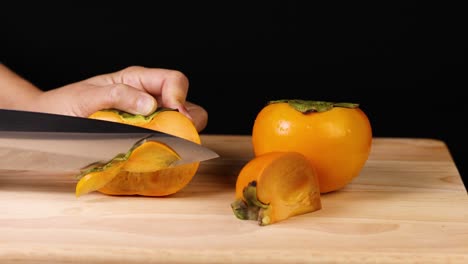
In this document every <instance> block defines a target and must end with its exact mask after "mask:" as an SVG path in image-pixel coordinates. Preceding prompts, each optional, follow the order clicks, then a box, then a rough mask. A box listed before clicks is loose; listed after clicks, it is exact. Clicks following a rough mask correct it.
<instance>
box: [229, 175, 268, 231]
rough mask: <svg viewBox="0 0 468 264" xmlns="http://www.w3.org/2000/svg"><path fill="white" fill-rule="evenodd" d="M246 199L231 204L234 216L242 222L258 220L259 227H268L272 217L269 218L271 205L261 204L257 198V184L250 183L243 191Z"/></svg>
mask: <svg viewBox="0 0 468 264" xmlns="http://www.w3.org/2000/svg"><path fill="white" fill-rule="evenodd" d="M243 196H244V199H237V200H235V201H234V202H233V203H231V208H232V211H233V212H234V215H235V216H236V217H237V218H239V219H241V220H256V221H258V223H259V225H268V224H269V223H270V217H268V216H267V213H266V212H267V211H269V210H268V209H269V208H270V206H269V205H267V204H264V203H262V202H260V201H259V200H258V198H257V182H256V181H252V182H250V183H249V184H248V185H247V186H246V187H245V188H244V190H243Z"/></svg>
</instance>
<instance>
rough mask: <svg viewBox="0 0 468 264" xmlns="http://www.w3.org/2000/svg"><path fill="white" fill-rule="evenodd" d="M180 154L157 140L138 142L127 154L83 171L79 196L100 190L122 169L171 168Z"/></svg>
mask: <svg viewBox="0 0 468 264" xmlns="http://www.w3.org/2000/svg"><path fill="white" fill-rule="evenodd" d="M180 159H181V158H180V156H179V155H178V154H177V152H175V151H174V150H173V149H172V148H170V147H169V146H167V145H166V144H164V143H161V142H157V141H141V142H137V143H136V144H135V146H134V147H132V148H131V149H130V150H129V151H128V152H127V153H126V154H119V155H117V156H116V157H115V158H113V159H112V160H111V161H109V162H107V163H105V164H97V165H95V166H92V167H91V168H88V169H86V170H85V171H83V172H82V173H81V174H80V175H79V176H78V178H79V179H80V180H79V181H78V183H77V185H76V189H75V195H76V196H77V197H79V196H81V195H83V194H86V193H89V192H92V191H96V190H99V189H101V188H103V187H104V186H106V185H107V184H108V183H110V182H111V181H112V180H113V179H114V178H115V177H117V176H118V175H120V173H121V172H122V171H125V172H130V173H147V172H156V171H158V170H161V169H166V168H169V167H170V166H171V165H172V164H174V162H176V161H178V160H180Z"/></svg>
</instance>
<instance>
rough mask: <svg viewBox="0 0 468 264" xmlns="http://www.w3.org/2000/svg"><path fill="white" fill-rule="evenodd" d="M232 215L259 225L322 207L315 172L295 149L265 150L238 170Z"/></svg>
mask: <svg viewBox="0 0 468 264" xmlns="http://www.w3.org/2000/svg"><path fill="white" fill-rule="evenodd" d="M231 208H232V210H233V213H234V214H235V216H236V217H237V218H239V219H242V220H256V221H258V224H259V225H261V226H264V225H270V224H273V223H276V222H280V221H283V220H285V219H288V218H290V217H293V216H296V215H301V214H306V213H310V212H314V211H317V210H319V209H321V208H322V203H321V199H320V189H319V183H318V178H317V174H316V171H315V169H314V167H312V165H311V163H310V162H309V161H308V159H307V158H306V157H305V156H304V155H302V154H300V153H298V152H268V153H265V154H262V155H258V156H256V157H254V158H253V159H252V160H250V161H249V162H248V163H247V164H246V165H245V166H244V167H243V168H242V169H241V171H240V172H239V175H238V177H237V181H236V194H235V201H234V202H232V203H231Z"/></svg>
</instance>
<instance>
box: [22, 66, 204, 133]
mask: <svg viewBox="0 0 468 264" xmlns="http://www.w3.org/2000/svg"><path fill="white" fill-rule="evenodd" d="M188 86H189V82H188V79H187V77H186V76H185V75H184V74H183V73H181V72H179V71H176V70H168V69H159V68H145V67H140V66H132V67H128V68H125V69H123V70H121V71H117V72H113V73H109V74H103V75H98V76H95V77H92V78H89V79H86V80H83V81H80V82H76V83H72V84H69V85H66V86H63V87H60V88H57V89H53V90H49V91H47V92H43V93H41V94H40V96H38V98H37V100H34V101H33V102H32V104H33V105H31V106H30V107H31V108H33V109H34V110H35V111H41V112H49V113H58V114H64V115H71V116H80V117H87V116H89V115H91V114H92V113H94V112H96V111H98V110H102V109H109V108H115V109H119V110H122V111H126V112H129V113H132V114H141V115H148V114H150V113H152V112H153V111H154V110H155V109H156V108H157V107H168V108H174V109H177V110H179V112H181V113H183V114H185V115H186V116H187V117H189V118H190V119H191V120H192V121H193V123H194V124H195V127H196V128H197V130H198V131H199V132H200V131H202V130H203V129H204V128H205V127H206V125H207V121H208V113H207V112H206V110H205V109H204V108H203V107H201V106H199V105H197V104H194V103H191V102H188V101H186V97H187V92H188Z"/></svg>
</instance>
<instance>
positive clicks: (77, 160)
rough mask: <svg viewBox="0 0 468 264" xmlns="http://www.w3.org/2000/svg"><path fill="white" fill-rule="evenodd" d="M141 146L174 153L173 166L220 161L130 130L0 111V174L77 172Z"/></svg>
mask: <svg viewBox="0 0 468 264" xmlns="http://www.w3.org/2000/svg"><path fill="white" fill-rule="evenodd" d="M141 140H146V141H149V140H154V141H158V142H161V143H165V144H167V145H168V146H169V147H171V148H172V149H174V151H176V152H177V153H178V154H179V155H180V157H181V159H180V160H179V161H177V162H176V163H175V164H173V165H172V166H178V165H183V164H187V163H192V162H201V161H205V160H209V159H214V158H217V157H219V155H218V154H217V153H216V152H214V151H212V150H210V149H209V148H206V147H204V146H202V145H200V144H197V143H195V142H192V141H189V140H186V139H183V138H180V137H176V136H174V135H170V134H167V133H163V132H159V131H155V130H151V129H146V128H142V127H138V126H134V125H127V124H122V123H117V122H111V121H104V120H97V119H91V118H84V117H74V116H66V115H59V114H49V113H42V112H30V111H21V110H9V109H0V170H20V171H49V172H54V171H58V172H79V171H80V170H81V169H84V168H86V167H88V166H89V165H91V164H95V163H101V162H107V161H109V160H111V159H112V158H113V157H115V156H116V155H117V154H120V153H127V152H128V151H129V150H130V149H131V148H132V147H133V146H134V145H135V144H136V143H138V142H139V141H141Z"/></svg>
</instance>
